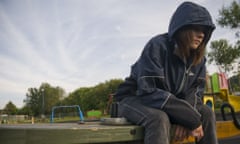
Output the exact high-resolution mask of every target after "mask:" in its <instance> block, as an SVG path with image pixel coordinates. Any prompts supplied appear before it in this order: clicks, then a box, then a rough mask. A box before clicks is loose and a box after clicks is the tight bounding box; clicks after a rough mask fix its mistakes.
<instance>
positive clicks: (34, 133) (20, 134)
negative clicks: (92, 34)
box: [0, 121, 240, 144]
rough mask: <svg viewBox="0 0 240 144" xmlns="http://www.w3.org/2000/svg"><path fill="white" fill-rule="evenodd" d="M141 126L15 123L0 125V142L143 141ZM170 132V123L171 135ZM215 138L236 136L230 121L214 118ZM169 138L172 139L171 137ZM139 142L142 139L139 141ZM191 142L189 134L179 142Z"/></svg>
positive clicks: (62, 143)
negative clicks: (215, 126)
mask: <svg viewBox="0 0 240 144" xmlns="http://www.w3.org/2000/svg"><path fill="white" fill-rule="evenodd" d="M143 131H144V130H143V128H142V127H140V126H136V125H125V126H109V125H101V124H99V123H85V124H77V123H69V124H66V123H64V124H57V123H54V124H15V125H0V143H1V144H2V143H3V144H16V143H17V144H82V143H85V144H86V143H88V144H89V143H91V144H94V143H120V142H127V143H128V144H129V143H130V142H136V141H143V136H144V132H143ZM173 135H174V126H173V129H172V137H173ZM217 136H218V138H219V140H224V139H229V138H234V137H239V136H240V130H239V129H237V128H236V127H235V126H234V124H233V122H232V121H217ZM172 139H173V138H172ZM140 143H143V142H140ZM186 143H187V144H190V143H194V138H193V137H190V138H189V139H188V140H184V141H183V142H176V141H172V143H171V144H186Z"/></svg>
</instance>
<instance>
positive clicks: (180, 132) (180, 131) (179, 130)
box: [174, 125, 190, 141]
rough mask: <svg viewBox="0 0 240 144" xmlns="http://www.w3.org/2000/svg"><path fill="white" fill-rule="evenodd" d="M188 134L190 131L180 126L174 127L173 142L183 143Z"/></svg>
mask: <svg viewBox="0 0 240 144" xmlns="http://www.w3.org/2000/svg"><path fill="white" fill-rule="evenodd" d="M189 134H190V131H189V130H188V129H187V128H185V127H183V126H180V125H177V126H176V130H175V138H174V139H175V140H176V141H183V140H184V139H185V138H188V137H189Z"/></svg>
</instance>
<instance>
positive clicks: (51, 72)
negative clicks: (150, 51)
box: [0, 0, 234, 109]
mask: <svg viewBox="0 0 240 144" xmlns="http://www.w3.org/2000/svg"><path fill="white" fill-rule="evenodd" d="M192 1H193V2H196V3H198V4H200V5H202V6H204V7H206V8H207V9H208V10H209V12H210V13H211V15H212V17H213V20H214V22H215V23H216V19H217V18H218V16H219V13H218V12H219V10H220V9H221V8H222V7H223V6H229V5H230V3H231V2H232V0H192ZM182 2H183V0H168V1H165V0H0V66H1V69H0V109H2V108H4V107H5V105H6V104H7V103H8V102H9V101H11V102H13V103H14V104H15V105H16V106H17V107H18V108H21V107H22V106H23V105H24V103H23V100H24V99H25V98H26V93H27V90H28V88H33V87H36V88H39V86H40V85H41V84H42V83H49V84H50V85H51V86H54V87H55V86H60V87H61V88H63V89H64V90H65V91H66V92H67V93H70V92H73V91H74V90H76V89H77V88H80V87H88V86H94V85H97V84H99V83H100V82H105V81H107V80H110V79H113V78H121V79H124V78H125V77H126V76H128V75H129V72H130V67H131V65H132V64H133V63H134V62H135V61H136V60H137V59H138V57H139V55H140V54H141V51H142V49H143V47H144V46H145V44H146V43H147V42H148V40H149V39H150V38H151V37H153V36H155V35H157V34H161V33H165V32H167V29H168V24H169V21H170V18H171V16H172V14H173V12H174V11H175V10H176V8H177V6H179V5H180V4H181V3H182ZM216 26H217V28H216V30H215V31H214V33H213V35H212V38H211V40H210V41H212V40H218V39H221V38H224V39H228V40H232V39H234V34H233V33H232V32H230V31H229V30H228V29H224V28H221V27H220V26H218V25H216ZM208 47H209V46H208ZM208 71H209V72H210V73H213V72H216V71H217V69H216V68H215V66H214V65H211V66H208Z"/></svg>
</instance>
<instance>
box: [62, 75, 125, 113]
mask: <svg viewBox="0 0 240 144" xmlns="http://www.w3.org/2000/svg"><path fill="white" fill-rule="evenodd" d="M122 82H123V80H121V79H112V80H109V81H105V82H104V83H99V84H98V85H96V86H94V87H82V88H78V89H77V90H75V91H74V92H72V93H70V94H69V96H68V97H66V98H65V99H64V100H62V101H61V104H65V105H80V107H81V109H82V110H83V111H84V112H86V111H88V110H92V109H95V110H96V109H97V110H101V111H104V110H106V108H107V104H108V100H109V94H113V93H115V91H116V89H117V87H118V86H119V84H120V83H122Z"/></svg>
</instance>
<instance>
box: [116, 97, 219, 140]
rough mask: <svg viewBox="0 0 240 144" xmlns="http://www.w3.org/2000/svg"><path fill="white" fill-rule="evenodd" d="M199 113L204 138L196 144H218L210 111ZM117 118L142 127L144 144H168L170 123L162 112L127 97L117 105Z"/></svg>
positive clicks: (213, 119) (204, 109)
mask: <svg viewBox="0 0 240 144" xmlns="http://www.w3.org/2000/svg"><path fill="white" fill-rule="evenodd" d="M199 111H200V113H201V114H202V125H203V127H204V137H203V138H202V139H201V140H200V141H199V142H197V144H218V142H217V138H216V131H215V130H216V128H215V116H214V114H213V112H212V110H211V109H210V108H208V107H206V106H203V107H202V108H201V109H200V110H199ZM183 113H184V112H183ZM119 116H120V117H125V118H127V119H128V120H129V121H130V122H132V123H133V124H137V125H141V126H143V127H144V132H145V135H144V144H170V129H171V123H170V120H169V117H168V115H167V114H166V113H165V112H164V111H161V110H159V109H154V108H150V107H147V106H144V105H143V104H141V101H140V100H139V99H138V98H137V97H128V98H125V99H123V100H122V101H121V102H120V103H119Z"/></svg>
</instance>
